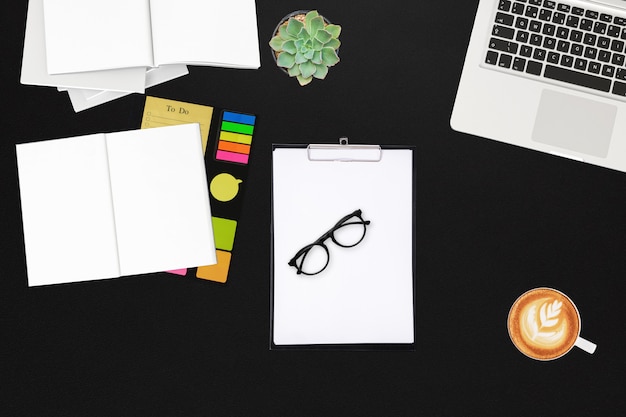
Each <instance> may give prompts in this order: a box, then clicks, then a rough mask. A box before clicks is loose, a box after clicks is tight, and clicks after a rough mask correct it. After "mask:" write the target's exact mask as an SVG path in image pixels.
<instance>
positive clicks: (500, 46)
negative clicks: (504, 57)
mask: <svg viewBox="0 0 626 417" xmlns="http://www.w3.org/2000/svg"><path fill="white" fill-rule="evenodd" d="M489 48H491V49H495V50H497V51H502V52H508V53H511V54H516V53H517V48H518V45H517V43H515V42H510V41H505V40H502V39H498V38H491V40H490V41H489Z"/></svg>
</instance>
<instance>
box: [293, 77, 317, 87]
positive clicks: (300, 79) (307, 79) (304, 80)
mask: <svg viewBox="0 0 626 417" xmlns="http://www.w3.org/2000/svg"><path fill="white" fill-rule="evenodd" d="M296 78H297V79H298V82H299V83H300V85H301V86H305V85H307V84H308V83H310V82H311V81H313V77H303V76H302V75H298V76H297V77H296Z"/></svg>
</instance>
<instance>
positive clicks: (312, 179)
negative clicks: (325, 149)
mask: <svg viewBox="0 0 626 417" xmlns="http://www.w3.org/2000/svg"><path fill="white" fill-rule="evenodd" d="M272 158H273V173H272V177H273V188H272V193H273V233H274V278H273V291H274V294H273V341H274V343H275V344H276V345H306V344H313V345H315V344H355V343H368V344H369V343H372V344H377V343H413V339H414V337H413V335H414V330H413V328H414V326H413V311H414V308H413V240H412V230H413V226H412V225H413V221H414V219H413V214H412V207H413V198H412V196H413V181H412V178H413V157H412V150H410V149H383V153H382V159H381V160H380V161H379V162H336V161H328V162H319V161H317V162H311V161H309V160H308V158H307V150H306V149H304V148H301V149H300V148H277V149H275V150H274V151H273V157H272ZM356 209H361V210H362V213H363V214H362V217H363V219H365V220H369V221H370V222H371V223H370V225H368V226H367V232H366V235H365V238H364V239H363V241H362V242H361V243H359V244H358V245H357V246H355V247H353V248H342V247H339V246H337V245H335V244H334V243H333V242H332V241H331V240H330V239H328V240H327V241H326V242H325V244H326V245H327V246H328V249H329V252H330V263H329V265H328V267H327V268H326V269H325V270H324V271H323V272H322V273H320V274H318V275H315V276H306V275H297V274H296V269H295V268H294V267H291V266H289V265H288V262H289V260H290V259H291V258H292V257H293V256H294V255H295V254H296V252H297V251H298V250H299V249H300V248H302V247H304V246H306V245H308V244H310V243H312V242H314V241H315V240H316V239H317V238H319V237H320V236H321V235H322V234H324V233H325V232H326V231H327V230H329V229H330V228H331V227H333V226H334V225H335V224H336V222H337V221H339V220H340V219H341V218H342V217H343V216H345V215H348V214H350V213H352V212H353V211H354V210H356Z"/></svg>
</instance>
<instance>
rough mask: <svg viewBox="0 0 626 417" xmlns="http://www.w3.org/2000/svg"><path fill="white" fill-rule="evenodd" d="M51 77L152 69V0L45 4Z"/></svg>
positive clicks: (59, 0) (77, 0)
mask: <svg viewBox="0 0 626 417" xmlns="http://www.w3.org/2000/svg"><path fill="white" fill-rule="evenodd" d="M44 21H45V34H46V36H45V37H46V52H47V62H48V65H47V68H48V73H50V74H60V73H68V72H82V71H98V70H108V69H113V68H129V67H151V66H154V65H153V59H152V41H151V34H150V10H149V0H91V1H85V0H44Z"/></svg>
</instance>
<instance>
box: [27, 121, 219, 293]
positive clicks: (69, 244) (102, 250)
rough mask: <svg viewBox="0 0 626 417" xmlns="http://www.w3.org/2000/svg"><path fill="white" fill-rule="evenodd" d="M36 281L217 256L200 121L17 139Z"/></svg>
mask: <svg viewBox="0 0 626 417" xmlns="http://www.w3.org/2000/svg"><path fill="white" fill-rule="evenodd" d="M16 154H17V164H18V173H19V185H20V197H21V206H22V221H23V225H24V243H25V250H26V266H27V270H28V284H29V285H30V286H34V285H47V284H57V283H65V282H75V281H88V280H96V279H104V278H115V277H120V276H124V275H134V274H142V273H151V272H159V271H165V270H169V269H177V268H185V267H192V266H196V265H210V264H214V263H215V262H216V254H215V244H214V239H213V229H212V225H211V210H210V205H209V196H208V187H207V180H206V173H205V165H204V157H203V152H202V144H201V139H200V129H199V126H198V124H186V125H179V126H168V127H163V128H155V129H148V130H130V131H125V132H116V133H101V134H94V135H87V136H78V137H71V138H65V139H54V140H48V141H42V142H33V143H26V144H19V145H17V146H16Z"/></svg>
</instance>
